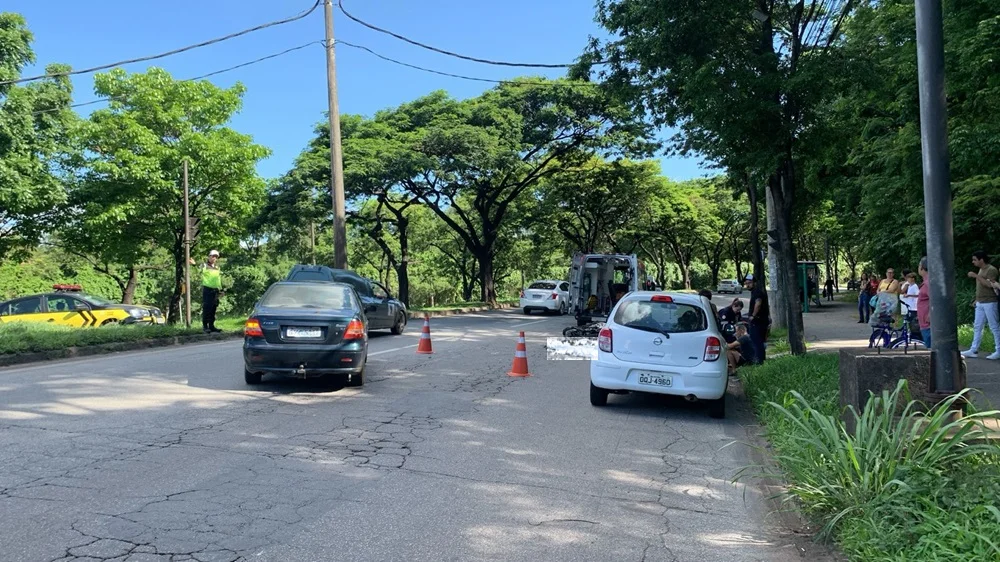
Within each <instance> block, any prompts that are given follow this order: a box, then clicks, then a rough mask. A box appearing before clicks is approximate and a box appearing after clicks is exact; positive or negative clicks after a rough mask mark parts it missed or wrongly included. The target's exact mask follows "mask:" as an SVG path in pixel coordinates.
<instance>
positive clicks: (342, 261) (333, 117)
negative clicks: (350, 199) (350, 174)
mask: <svg viewBox="0 0 1000 562" xmlns="http://www.w3.org/2000/svg"><path fill="white" fill-rule="evenodd" d="M323 13H324V16H325V20H326V83H327V97H328V102H329V111H330V191H331V192H332V195H333V267H335V268H337V269H347V225H346V219H347V216H346V212H345V210H344V160H343V154H342V153H341V146H340V104H339V102H338V101H337V60H336V55H335V54H334V50H333V46H334V41H333V0H325V2H324V3H323Z"/></svg>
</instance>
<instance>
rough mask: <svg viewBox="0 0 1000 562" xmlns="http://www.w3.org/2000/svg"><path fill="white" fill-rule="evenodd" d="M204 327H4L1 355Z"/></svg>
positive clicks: (231, 325) (230, 326)
mask: <svg viewBox="0 0 1000 562" xmlns="http://www.w3.org/2000/svg"><path fill="white" fill-rule="evenodd" d="M216 326H218V327H219V328H220V329H222V330H224V331H238V330H242V328H243V319H239V318H234V319H220V320H219V321H218V322H216ZM200 333H201V327H200V326H192V327H191V328H190V329H187V328H185V327H184V326H181V325H178V326H123V325H120V324H117V325H113V326H102V327H100V328H70V327H67V326H53V325H50V324H38V323H32V322H8V323H4V324H0V354H7V353H31V352H38V351H51V350H54V349H66V348H69V347H80V346H86V345H98V344H104V343H117V342H128V341H138V340H145V339H157V338H167V337H174V336H182V335H191V334H200Z"/></svg>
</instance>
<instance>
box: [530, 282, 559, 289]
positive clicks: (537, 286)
mask: <svg viewBox="0 0 1000 562" xmlns="http://www.w3.org/2000/svg"><path fill="white" fill-rule="evenodd" d="M528 288H529V289H541V290H543V291H551V290H552V289H555V288H556V284H555V283H549V282H547V281H537V282H535V283H532V284H531V285H529V286H528Z"/></svg>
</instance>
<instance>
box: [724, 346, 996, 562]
mask: <svg viewBox="0 0 1000 562" xmlns="http://www.w3.org/2000/svg"><path fill="white" fill-rule="evenodd" d="M837 360H838V358H837V356H836V355H807V356H801V357H785V358H781V359H777V360H773V361H768V363H767V364H765V365H763V366H760V367H756V368H753V369H746V370H743V371H742V372H741V373H740V376H741V378H742V380H743V382H744V387H745V389H746V393H747V395H748V397H749V398H750V400H751V402H752V403H753V406H754V408H755V410H756V411H757V412H758V414H759V416H760V418H761V421H762V422H763V423H764V425H765V426H766V428H767V433H768V437H769V439H770V440H771V442H772V444H773V445H774V450H775V453H776V455H775V457H776V460H777V461H778V463H779V465H780V466H781V468H782V469H783V470H784V473H785V476H786V478H787V480H788V481H789V486H788V488H787V491H786V493H785V494H784V497H785V499H786V500H791V499H794V500H796V501H798V502H799V503H800V505H801V506H802V507H803V509H804V510H805V511H806V512H807V513H808V514H809V515H811V516H812V517H813V518H815V519H816V520H817V521H819V522H820V523H821V524H822V526H823V533H824V534H826V535H831V534H832V536H833V537H834V538H835V539H836V540H837V542H838V543H839V544H840V546H841V547H842V548H843V550H844V551H845V552H846V553H847V554H849V555H850V556H851V558H852V559H856V560H865V561H869V560H872V561H880V560H886V561H888V560H894V561H896V560H898V561H902V560H954V561H959V560H963V561H964V560H998V559H1000V511H998V507H997V505H996V504H997V500H998V498H1000V444H998V443H997V442H995V441H993V442H984V441H983V440H981V439H979V438H980V436H981V432H982V430H981V421H982V419H983V418H985V417H987V416H996V415H998V414H1000V412H981V413H971V414H963V415H961V416H960V417H958V418H957V419H952V418H951V417H950V410H951V409H952V408H951V407H952V406H954V404H955V402H956V401H957V400H959V399H960V397H959V395H956V396H953V397H951V398H949V399H948V400H946V401H945V402H943V403H942V404H941V405H939V406H938V407H935V408H932V409H930V410H929V411H928V412H927V413H926V414H925V413H922V412H921V411H920V409H921V408H920V405H919V404H918V403H916V402H913V401H911V400H909V397H908V395H907V389H906V386H905V382H901V383H900V384H899V386H897V388H896V389H895V390H894V391H893V392H883V393H882V394H881V395H880V396H873V397H872V399H870V400H869V401H868V403H867V404H866V406H865V407H864V409H863V410H862V411H861V412H860V413H859V412H855V411H854V410H850V411H849V414H848V415H852V416H854V417H855V420H856V422H857V423H856V429H855V430H854V431H853V432H848V431H846V429H845V426H844V425H843V423H842V422H841V421H840V419H839V413H840V412H839V400H838V374H837ZM746 474H748V472H744V473H742V474H741V477H743V476H745V475H746Z"/></svg>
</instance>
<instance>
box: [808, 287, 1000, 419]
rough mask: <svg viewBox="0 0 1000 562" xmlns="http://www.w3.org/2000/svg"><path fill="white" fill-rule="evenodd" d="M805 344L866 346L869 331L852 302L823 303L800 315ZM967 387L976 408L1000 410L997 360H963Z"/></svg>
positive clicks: (815, 346) (815, 348)
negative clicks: (804, 333) (966, 369)
mask: <svg viewBox="0 0 1000 562" xmlns="http://www.w3.org/2000/svg"><path fill="white" fill-rule="evenodd" d="M802 316H803V322H804V324H805V332H806V345H807V346H808V347H809V351H826V352H831V351H836V350H839V349H840V348H842V347H868V338H869V336H871V333H872V331H871V330H872V329H871V327H869V326H868V325H867V324H858V307H857V305H856V304H855V303H846V302H840V301H834V302H829V301H824V302H823V306H822V307H821V308H816V307H810V311H809V313H807V314H803V315H802ZM966 365H968V372H967V379H968V385H969V388H971V389H974V392H973V396H972V401H973V403H975V404H976V405H977V406H979V407H980V408H987V409H1000V361H989V360H987V359H984V358H983V357H980V358H978V359H967V360H966Z"/></svg>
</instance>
